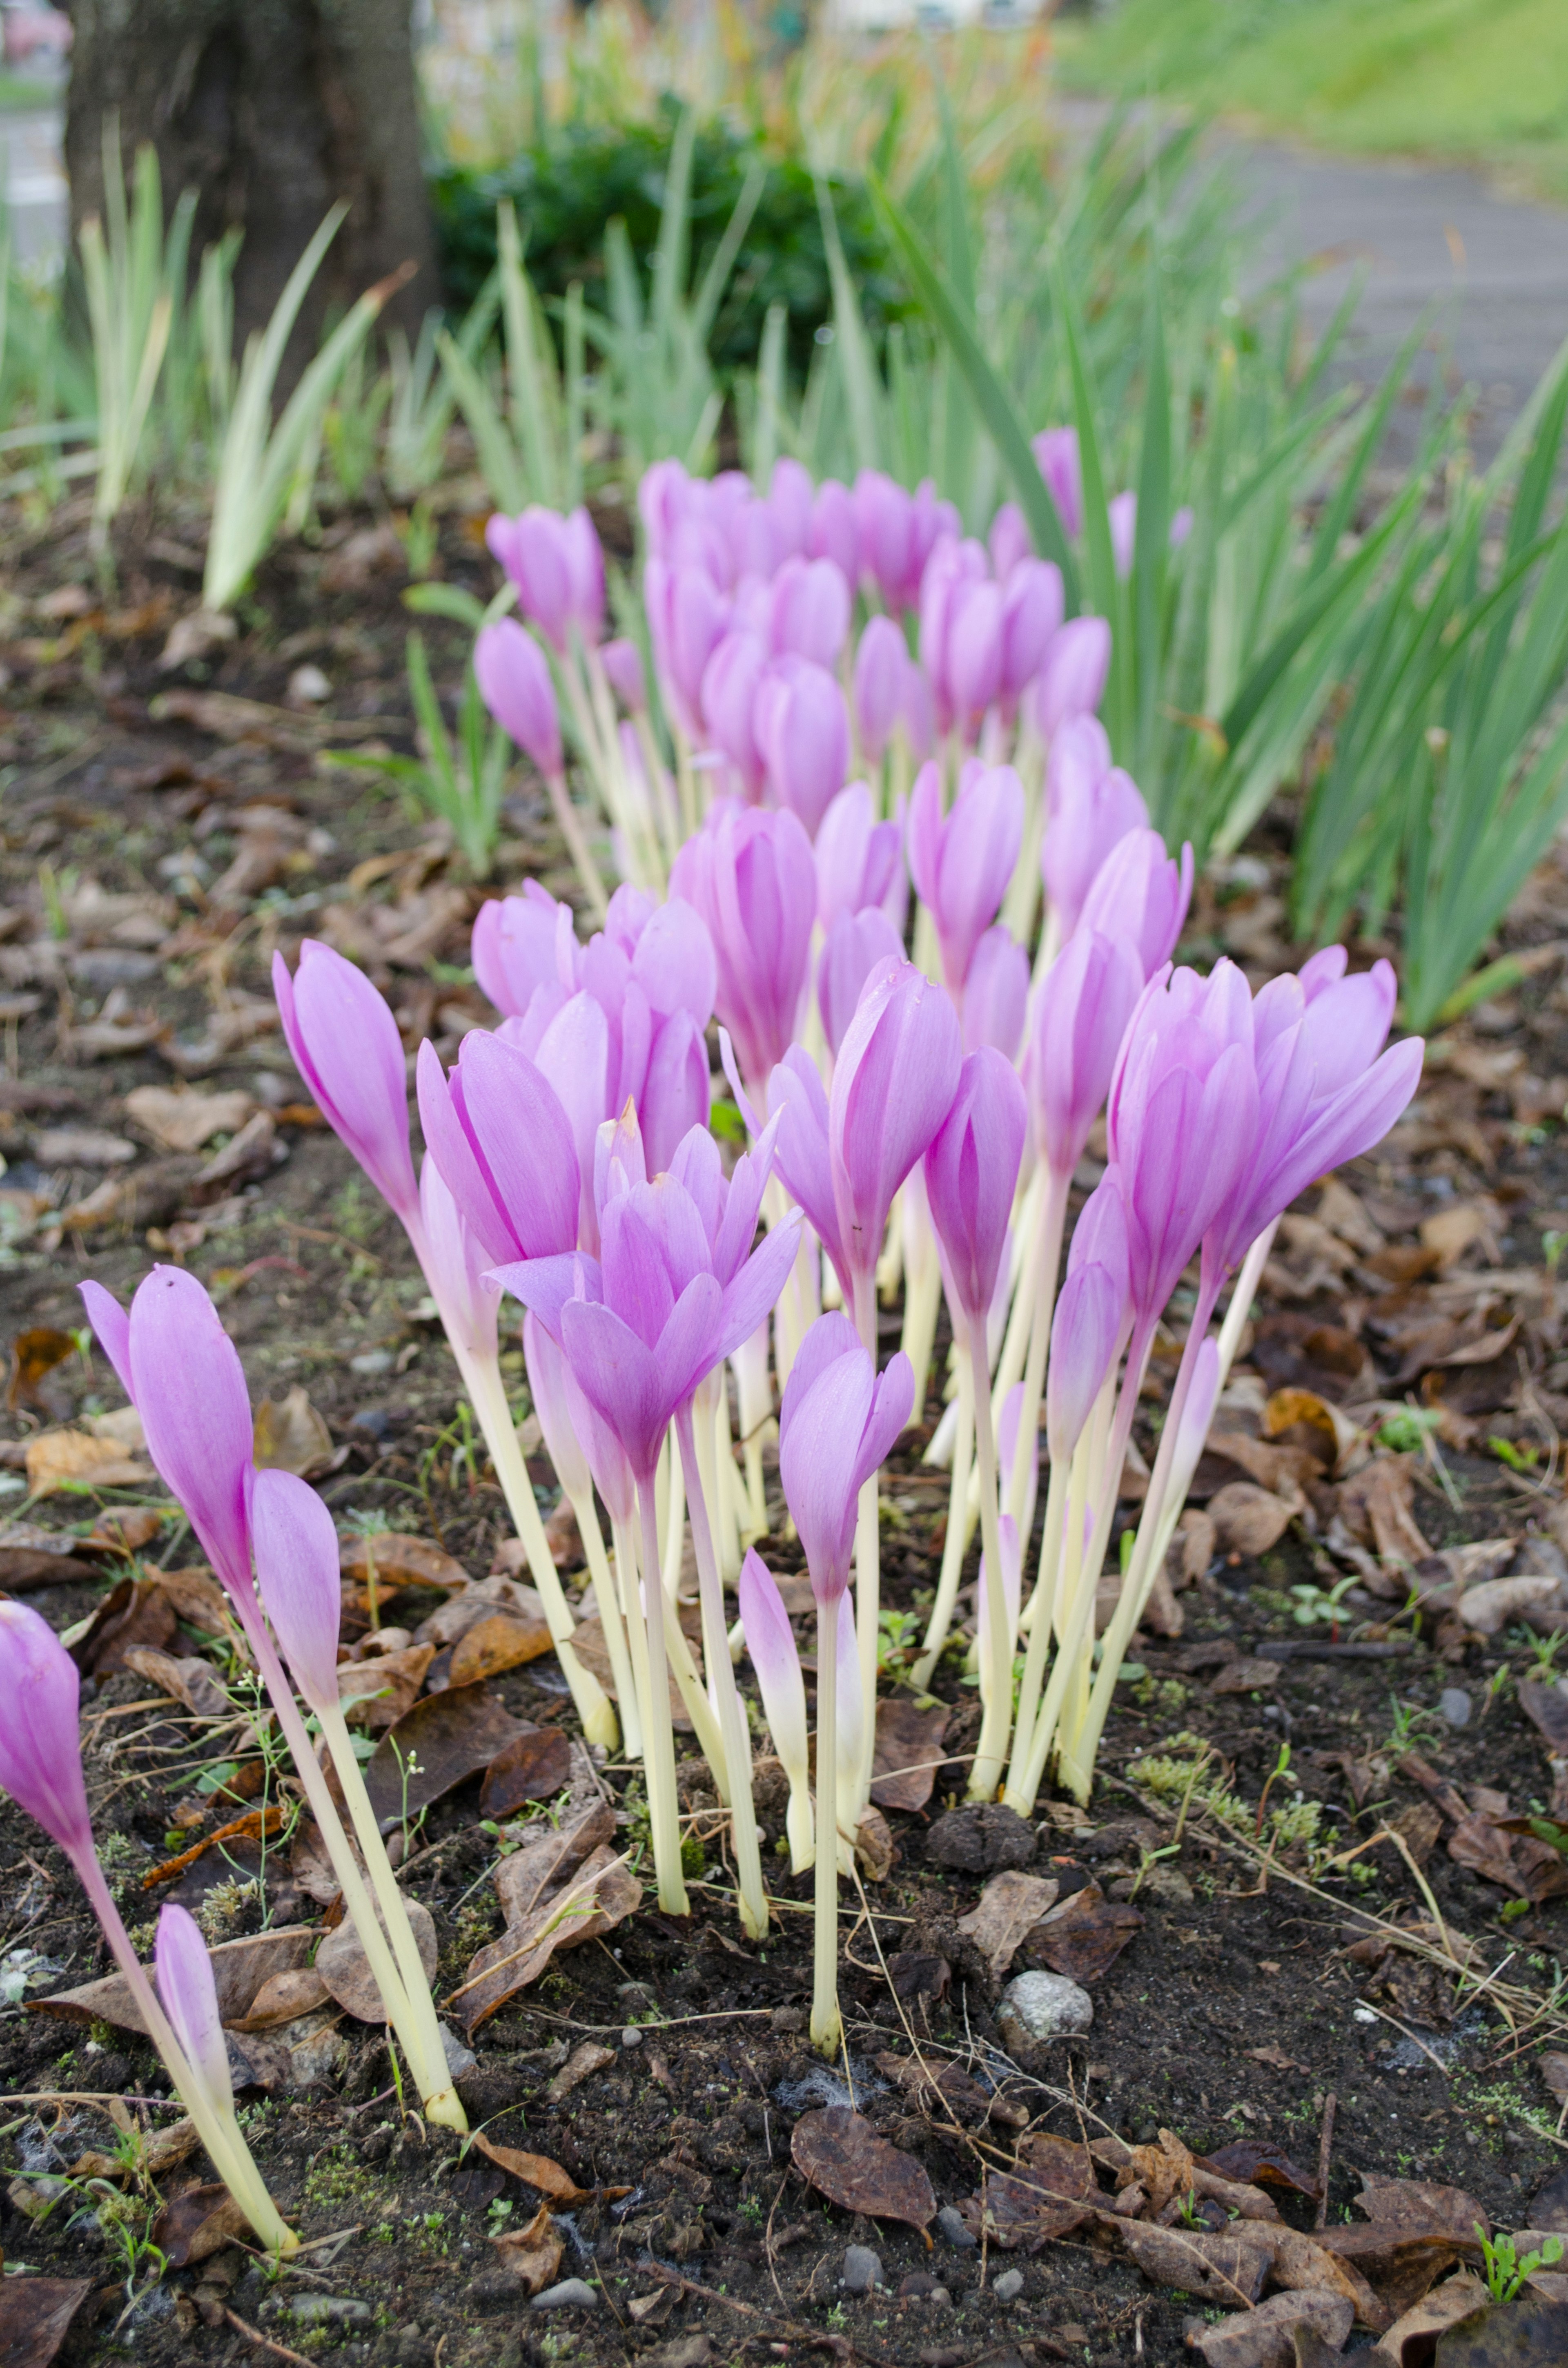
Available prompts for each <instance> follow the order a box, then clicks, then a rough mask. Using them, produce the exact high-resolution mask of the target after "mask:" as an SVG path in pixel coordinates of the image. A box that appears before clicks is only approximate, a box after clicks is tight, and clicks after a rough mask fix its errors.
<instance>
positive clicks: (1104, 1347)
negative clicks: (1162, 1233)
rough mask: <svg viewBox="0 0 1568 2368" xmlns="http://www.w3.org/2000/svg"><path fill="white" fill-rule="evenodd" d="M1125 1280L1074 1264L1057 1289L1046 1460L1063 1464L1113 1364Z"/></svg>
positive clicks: (1047, 1401)
mask: <svg viewBox="0 0 1568 2368" xmlns="http://www.w3.org/2000/svg"><path fill="white" fill-rule="evenodd" d="M1126 1304H1127V1289H1126V1281H1125V1277H1123V1278H1121V1279H1120V1280H1119V1279H1118V1277H1117V1276H1116V1275H1114V1274H1113V1273H1112V1272H1111V1271H1110V1270H1109V1269H1108V1268H1107V1267H1103V1266H1100V1265H1098V1264H1094V1263H1090V1264H1085V1265H1081V1266H1076V1267H1074V1269H1073V1270H1072V1272H1071V1273H1070V1274H1069V1275H1068V1277H1067V1280H1066V1281H1065V1282H1064V1283H1063V1284H1062V1292H1061V1296H1060V1297H1059V1298H1058V1300H1057V1303H1056V1312H1055V1314H1054V1315H1053V1316H1052V1317H1051V1364H1050V1368H1049V1370H1048V1372H1047V1374H1046V1383H1045V1420H1046V1438H1047V1440H1048V1442H1049V1445H1050V1448H1051V1463H1053V1464H1055V1465H1058V1466H1060V1465H1062V1464H1063V1463H1066V1462H1067V1461H1068V1460H1069V1458H1070V1457H1071V1456H1072V1453H1073V1451H1074V1448H1075V1447H1076V1446H1077V1444H1078V1441H1079V1440H1080V1439H1081V1438H1082V1436H1083V1432H1084V1426H1085V1423H1086V1422H1087V1421H1088V1419H1089V1416H1090V1414H1091V1413H1092V1411H1093V1409H1094V1404H1095V1400H1096V1398H1097V1397H1098V1396H1099V1394H1100V1392H1101V1390H1102V1389H1103V1388H1104V1387H1105V1380H1106V1375H1107V1374H1108V1372H1110V1370H1111V1367H1112V1365H1113V1364H1114V1362H1115V1360H1116V1355H1117V1351H1118V1349H1119V1346H1120V1343H1121V1337H1122V1331H1123V1326H1124V1323H1125V1317H1126Z"/></svg>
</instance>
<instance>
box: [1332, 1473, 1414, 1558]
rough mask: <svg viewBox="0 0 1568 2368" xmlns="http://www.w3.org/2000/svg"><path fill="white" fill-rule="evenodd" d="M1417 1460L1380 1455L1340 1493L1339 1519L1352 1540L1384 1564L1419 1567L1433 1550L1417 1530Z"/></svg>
mask: <svg viewBox="0 0 1568 2368" xmlns="http://www.w3.org/2000/svg"><path fill="white" fill-rule="evenodd" d="M1414 1470H1415V1458H1414V1457H1413V1456H1409V1455H1381V1456H1379V1457H1378V1458H1377V1459H1376V1460H1375V1461H1374V1462H1373V1463H1369V1464H1368V1465H1367V1467H1366V1469H1365V1470H1364V1471H1362V1472H1358V1473H1357V1474H1356V1475H1355V1477H1354V1478H1353V1479H1350V1480H1346V1481H1343V1482H1342V1483H1341V1484H1340V1489H1339V1515H1340V1519H1341V1520H1343V1521H1344V1523H1345V1526H1346V1529H1347V1530H1348V1531H1349V1532H1350V1534H1351V1536H1352V1537H1353V1538H1356V1539H1358V1541H1359V1542H1360V1543H1361V1544H1363V1545H1369V1546H1370V1547H1371V1548H1372V1549H1373V1551H1374V1553H1375V1554H1377V1555H1378V1556H1379V1558H1380V1559H1381V1561H1382V1562H1383V1563H1385V1564H1393V1565H1400V1564H1407V1563H1411V1564H1413V1563H1418V1562H1423V1561H1425V1560H1426V1556H1427V1555H1428V1554H1430V1553H1431V1551H1432V1549H1431V1547H1430V1546H1429V1545H1428V1544H1427V1543H1426V1539H1425V1538H1424V1537H1423V1536H1422V1534H1421V1531H1419V1529H1418V1528H1417V1527H1416V1524H1415V1513H1414V1512H1413V1511H1412V1509H1411V1508H1412V1504H1413V1502H1414V1497H1415V1479H1414V1476H1413V1474H1414Z"/></svg>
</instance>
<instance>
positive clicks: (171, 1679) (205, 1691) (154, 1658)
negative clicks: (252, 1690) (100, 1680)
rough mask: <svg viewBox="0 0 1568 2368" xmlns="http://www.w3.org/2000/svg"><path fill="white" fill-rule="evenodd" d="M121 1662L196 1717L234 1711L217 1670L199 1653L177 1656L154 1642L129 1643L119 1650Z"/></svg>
mask: <svg viewBox="0 0 1568 2368" xmlns="http://www.w3.org/2000/svg"><path fill="white" fill-rule="evenodd" d="M120 1666H121V1667H122V1668H127V1669H133V1670H134V1671H135V1673H136V1675H137V1676H138V1677H139V1678H145V1679H147V1681H148V1683H149V1684H150V1685H154V1686H158V1687H160V1688H161V1689H162V1691H164V1692H165V1693H166V1694H167V1695H168V1696H169V1698H170V1700H171V1701H172V1702H183V1704H184V1705H185V1707H186V1709H187V1710H188V1711H190V1712H191V1713H193V1714H194V1715H195V1716H196V1717H197V1718H211V1719H224V1718H233V1715H234V1706H233V1702H231V1701H230V1700H229V1697H228V1695H227V1694H226V1693H225V1692H224V1691H223V1686H222V1680H221V1679H220V1678H219V1676H218V1672H217V1670H216V1669H215V1668H213V1667H212V1664H211V1662H210V1661H204V1660H203V1659H202V1658H201V1656H200V1655H199V1653H192V1654H190V1655H188V1656H186V1657H185V1658H184V1659H179V1660H176V1657H175V1656H174V1655H173V1654H172V1653H161V1652H159V1651H158V1650H157V1649H156V1647H154V1646H153V1645H130V1646H128V1647H127V1648H126V1650H125V1651H124V1652H123V1653H122V1654H121V1656H120Z"/></svg>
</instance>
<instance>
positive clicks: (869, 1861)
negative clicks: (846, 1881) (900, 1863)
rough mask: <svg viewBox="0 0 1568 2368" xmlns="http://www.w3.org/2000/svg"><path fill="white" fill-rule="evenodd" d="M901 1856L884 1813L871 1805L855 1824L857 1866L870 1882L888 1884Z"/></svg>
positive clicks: (863, 1811)
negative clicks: (896, 1861) (895, 1862)
mask: <svg viewBox="0 0 1568 2368" xmlns="http://www.w3.org/2000/svg"><path fill="white" fill-rule="evenodd" d="M897 1856H898V1849H897V1846H896V1844H895V1843H894V1841H893V1838H892V1827H891V1826H890V1825H889V1823H888V1821H887V1819H886V1818H885V1817H884V1816H883V1815H882V1813H881V1810H880V1809H877V1808H872V1807H870V1806H869V1805H868V1806H867V1807H866V1808H864V1809H862V1810H861V1812H860V1814H859V1816H858V1818H857V1819H856V1821H855V1863H856V1865H857V1866H858V1868H859V1870H860V1872H861V1873H862V1874H863V1875H864V1876H865V1878H866V1881H867V1882H868V1883H885V1882H886V1881H887V1879H888V1876H889V1875H890V1874H891V1873H892V1863H893V1861H894V1859H895V1858H896V1857H897Z"/></svg>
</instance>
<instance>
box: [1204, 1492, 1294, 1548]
mask: <svg viewBox="0 0 1568 2368" xmlns="http://www.w3.org/2000/svg"><path fill="white" fill-rule="evenodd" d="M1305 1501H1306V1500H1305V1498H1304V1497H1302V1496H1301V1491H1300V1489H1295V1490H1293V1491H1292V1496H1291V1497H1277V1496H1275V1495H1274V1493H1273V1491H1272V1490H1271V1489H1267V1488H1258V1487H1255V1486H1254V1485H1253V1483H1252V1482H1251V1481H1250V1480H1233V1481H1232V1482H1231V1483H1230V1484H1229V1486H1226V1487H1224V1488H1220V1489H1217V1490H1216V1491H1215V1493H1214V1495H1213V1496H1212V1497H1210V1499H1209V1505H1208V1513H1209V1518H1210V1520H1211V1521H1212V1522H1213V1524H1214V1531H1215V1535H1216V1537H1217V1539H1218V1541H1219V1543H1220V1547H1221V1551H1222V1552H1223V1553H1226V1554H1267V1551H1268V1549H1269V1547H1270V1546H1272V1545H1278V1542H1279V1540H1280V1539H1281V1538H1282V1537H1283V1536H1284V1534H1285V1532H1286V1531H1287V1530H1288V1529H1289V1528H1290V1523H1291V1522H1292V1521H1293V1520H1295V1518H1296V1515H1297V1514H1298V1513H1299V1512H1300V1511H1301V1508H1302V1505H1303V1504H1304V1503H1305Z"/></svg>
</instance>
